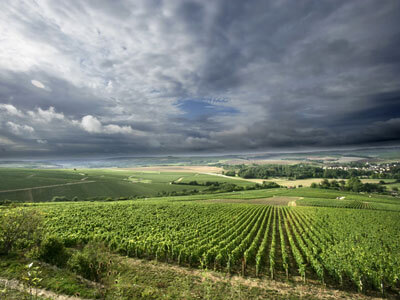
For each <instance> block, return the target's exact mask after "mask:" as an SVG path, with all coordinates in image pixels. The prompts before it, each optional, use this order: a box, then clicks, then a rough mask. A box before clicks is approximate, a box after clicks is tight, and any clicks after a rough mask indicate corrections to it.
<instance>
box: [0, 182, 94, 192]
mask: <svg viewBox="0 0 400 300" xmlns="http://www.w3.org/2000/svg"><path fill="white" fill-rule="evenodd" d="M94 182H96V181H84V182H82V181H78V182H68V183H62V184H53V185H44V186H35V187H31V188H23V189H15V190H3V191H0V193H10V192H21V191H31V190H38V189H47V188H52V187H57V186H66V185H75V184H86V183H94Z"/></svg>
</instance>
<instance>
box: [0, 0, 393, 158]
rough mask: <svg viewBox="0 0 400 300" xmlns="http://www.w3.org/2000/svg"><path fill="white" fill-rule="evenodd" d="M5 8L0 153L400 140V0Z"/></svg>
mask: <svg viewBox="0 0 400 300" xmlns="http://www.w3.org/2000/svg"><path fill="white" fill-rule="evenodd" d="M0 11H1V12H0V28H1V27H5V26H7V27H8V28H9V33H8V34H5V35H4V38H3V44H4V45H3V47H2V49H1V50H0V145H1V148H2V149H5V151H2V152H1V153H0V157H1V156H5V155H9V156H12V155H13V154H18V155H27V156H29V155H40V153H42V154H43V155H50V154H51V155H67V154H71V155H79V154H80V153H81V154H83V153H85V154H90V153H93V154H95V153H107V154H110V155H113V154H130V153H132V154H140V153H146V154H151V153H154V154H155V153H185V152H206V151H209V152H224V151H248V150H251V151H252V150H269V149H271V148H284V149H287V148H296V147H305V148H307V147H308V148H321V147H331V146H335V147H337V146H348V145H372V144H382V143H398V142H399V140H400V133H399V132H398V130H397V129H396V128H397V126H398V119H399V118H400V104H399V103H400V98H399V97H400V93H399V83H398V78H399V76H400V59H399V58H400V56H399V51H398V49H399V47H400V21H399V20H400V3H399V2H398V1H395V0H389V1H384V2H382V1H376V0H367V1H364V0H363V1H362V0H356V1H319V0H318V1H317V0H315V1H313V0H308V1H294V2H293V1H251V2H248V1H230V0H226V1H224V0H221V1H178V0H176V1H157V0H155V1H145V0H143V1H114V2H113V3H112V5H111V4H110V2H109V1H87V2H82V1H68V2H62V3H61V2H54V1H43V2H39V3H36V2H35V3H34V2H29V1H21V2H13V3H5V2H4V3H2V4H0ZM32 80H37V81H38V82H40V83H42V84H43V85H44V86H45V88H41V86H40V85H39V86H38V85H36V86H35V85H33V84H32ZM190 99H200V100H201V99H203V100H204V101H207V99H224V102H223V103H219V104H218V105H223V106H225V107H227V108H230V109H231V110H230V111H235V113H231V114H229V113H225V114H222V113H217V112H213V113H208V114H207V113H204V115H201V117H199V118H197V119H193V118H188V117H187V116H186V113H187V112H185V111H184V110H183V109H182V108H181V106H180V105H178V104H179V103H182V101H185V100H190ZM7 105H8V106H7ZM10 105H12V107H13V108H11V106H10ZM51 107H52V108H53V111H51ZM29 111H30V112H31V113H29ZM43 112H45V113H43ZM61 116H62V117H61ZM87 116H92V119H90V120H89V119H88V118H86V119H85V120H86V121H90V122H88V123H84V124H83V123H82V120H83V118H85V117H87ZM46 118H47V119H46ZM35 119H36V120H35ZM40 121H42V122H40ZM96 121H97V122H96ZM8 122H11V123H8ZM7 124H9V125H7ZM10 124H15V126H12V125H10ZM46 124H47V125H46ZM48 124H50V125H48ZM82 124H83V125H82ZM84 125H87V126H86V129H88V128H89V130H85V126H84ZM92 125H93V126H94V127H93V126H92ZM18 126H20V127H18ZM88 126H89V127H88ZM12 128H13V129H12ZM24 128H25V130H24ZM27 128H32V129H33V131H31V132H28V131H29V129H27ZM17 132H18V134H16V133H17ZM39 141H42V142H39ZM43 141H47V142H43Z"/></svg>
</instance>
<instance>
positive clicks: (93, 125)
mask: <svg viewBox="0 0 400 300" xmlns="http://www.w3.org/2000/svg"><path fill="white" fill-rule="evenodd" d="M81 126H82V128H83V129H84V130H86V131H87V132H90V133H100V132H102V131H103V128H102V125H101V122H100V121H99V120H98V119H97V118H96V117H93V116H91V115H87V116H84V117H83V118H82V122H81Z"/></svg>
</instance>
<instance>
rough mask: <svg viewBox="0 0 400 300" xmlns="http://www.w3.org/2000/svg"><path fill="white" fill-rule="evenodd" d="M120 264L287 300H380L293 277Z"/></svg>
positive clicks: (142, 262)
mask: <svg viewBox="0 0 400 300" xmlns="http://www.w3.org/2000/svg"><path fill="white" fill-rule="evenodd" d="M121 262H122V263H124V264H126V265H128V266H132V267H140V268H152V269H153V270H157V271H159V272H166V271H171V270H172V271H174V272H176V273H177V274H181V275H184V276H197V277H200V278H201V280H202V281H204V280H211V281H212V282H214V283H216V282H225V283H230V284H232V285H236V286H240V285H245V286H247V287H250V288H252V287H257V288H262V289H268V290H276V291H278V292H279V294H280V295H287V296H288V299H289V298H290V295H293V294H300V295H302V297H305V298H307V297H313V299H315V298H317V299H332V300H336V299H370V300H371V299H381V298H375V297H371V296H366V295H363V294H357V293H353V292H346V291H340V290H337V289H334V288H328V287H325V286H322V285H321V284H319V283H317V282H311V281H310V280H309V281H308V284H303V283H302V278H300V277H299V276H298V277H294V278H293V281H294V282H289V283H286V282H280V281H275V280H270V279H268V278H250V277H242V276H237V275H233V276H228V275H226V274H224V273H219V272H214V271H207V270H201V269H191V268H185V267H181V266H177V265H172V264H167V263H162V262H156V261H146V260H140V259H135V258H126V257H124V258H122V259H121Z"/></svg>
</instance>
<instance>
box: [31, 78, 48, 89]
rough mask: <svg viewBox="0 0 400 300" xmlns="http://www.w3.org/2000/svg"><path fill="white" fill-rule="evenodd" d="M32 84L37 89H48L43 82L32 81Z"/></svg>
mask: <svg viewBox="0 0 400 300" xmlns="http://www.w3.org/2000/svg"><path fill="white" fill-rule="evenodd" d="M31 83H32V84H33V85H34V86H36V87H37V88H39V89H44V88H46V87H45V86H44V84H43V83H41V82H40V81H38V80H31Z"/></svg>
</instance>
